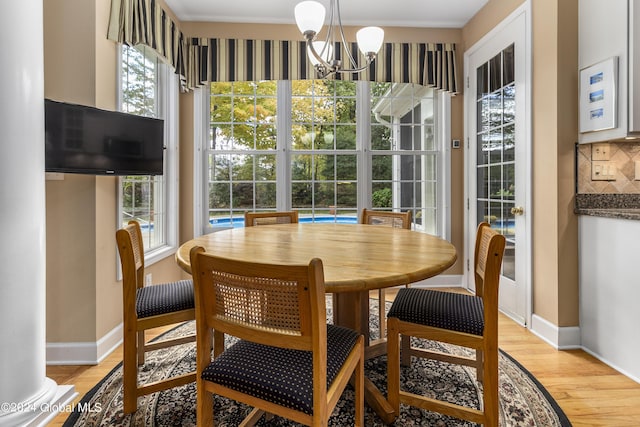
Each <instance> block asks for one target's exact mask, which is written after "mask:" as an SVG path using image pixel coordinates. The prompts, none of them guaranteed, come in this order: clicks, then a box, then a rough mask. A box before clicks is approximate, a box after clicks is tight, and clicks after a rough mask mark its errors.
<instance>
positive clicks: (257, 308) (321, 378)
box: [190, 247, 364, 426]
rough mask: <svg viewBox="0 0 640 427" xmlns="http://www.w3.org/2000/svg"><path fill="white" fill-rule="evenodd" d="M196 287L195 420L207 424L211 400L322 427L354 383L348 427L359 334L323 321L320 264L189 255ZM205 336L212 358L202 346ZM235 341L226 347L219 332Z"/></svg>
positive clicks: (358, 367)
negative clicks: (223, 398) (218, 397)
mask: <svg viewBox="0 0 640 427" xmlns="http://www.w3.org/2000/svg"><path fill="white" fill-rule="evenodd" d="M190 262H191V268H192V272H193V278H194V284H195V299H196V334H197V336H198V340H197V353H196V366H197V380H196V385H197V409H196V414H197V424H198V426H212V425H213V419H214V414H213V408H214V405H213V400H214V395H221V396H226V397H228V398H230V399H233V400H236V401H239V402H242V403H245V404H247V405H249V406H251V407H253V408H254V409H253V411H252V412H251V413H250V414H249V415H248V416H247V418H246V419H245V420H244V422H243V424H242V425H252V424H253V423H255V422H257V420H259V418H260V417H261V416H262V414H263V413H268V414H274V415H278V416H282V417H285V418H288V419H290V420H293V421H295V422H298V423H302V424H305V425H310V426H311V425H313V426H326V425H327V420H328V418H329V416H330V415H331V413H332V411H333V409H334V407H335V406H336V404H337V403H338V400H339V399H340V396H341V394H342V392H343V390H344V388H345V387H346V386H347V384H348V383H349V381H350V379H351V378H352V377H353V384H354V388H355V425H356V426H362V425H363V422H364V420H363V417H364V415H363V414H364V338H363V336H362V335H359V334H358V333H356V332H355V331H353V330H351V329H347V328H344V327H340V326H334V325H327V323H326V307H325V290H324V274H323V267H322V261H320V260H319V259H317V258H316V259H312V260H311V261H310V262H309V264H308V265H273V264H259V263H252V262H245V261H237V260H232V259H226V258H221V257H217V256H214V255H212V254H209V253H206V252H205V251H204V249H203V248H202V247H194V248H192V249H191V251H190ZM212 334H213V343H214V355H215V357H214V358H213V359H212V357H211V351H210V348H209V346H208V343H210V342H211V341H210V340H211V337H212ZM225 335H231V336H234V337H237V338H238V339H239V340H238V341H236V342H235V343H234V344H232V345H230V346H229V348H227V349H225V348H224V342H223V340H224V336H225Z"/></svg>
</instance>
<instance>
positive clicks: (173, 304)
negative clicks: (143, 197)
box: [116, 221, 195, 414]
mask: <svg viewBox="0 0 640 427" xmlns="http://www.w3.org/2000/svg"><path fill="white" fill-rule="evenodd" d="M116 243H117V245H118V253H119V255H120V265H121V267H122V310H123V314H122V317H123V324H124V328H123V329H124V332H123V350H124V351H123V353H124V357H123V394H124V397H123V406H124V407H123V409H124V413H125V414H129V413H132V412H135V411H136V409H137V407H138V404H137V398H138V397H139V396H143V395H146V394H150V393H155V392H157V391H159V390H166V389H168V388H172V387H177V386H181V385H184V384H188V383H191V382H193V381H195V371H193V372H189V373H185V374H180V375H176V376H173V377H170V378H167V379H163V380H157V381H153V382H149V383H147V384H143V385H141V384H138V365H143V364H144V361H145V353H146V352H148V351H153V350H158V349H162V348H167V347H170V346H174V345H181V344H185V343H188V342H193V341H195V335H189V336H185V337H179V338H174V339H163V340H157V341H153V342H149V341H147V340H146V339H145V331H146V330H148V329H152V328H156V327H160V326H167V325H173V324H176V323H181V322H185V321H188V320H194V319H195V308H194V299H193V283H192V281H191V280H178V281H176V282H171V283H163V284H155V285H153V286H145V280H144V279H145V277H144V273H145V270H144V267H145V265H144V244H143V240H142V230H141V227H140V224H139V223H138V222H137V221H129V223H128V224H127V225H126V226H124V227H123V228H121V229H119V230H117V231H116Z"/></svg>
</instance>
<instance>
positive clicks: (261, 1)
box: [165, 0, 488, 28]
mask: <svg viewBox="0 0 640 427" xmlns="http://www.w3.org/2000/svg"><path fill="white" fill-rule="evenodd" d="M165 1H166V3H167V5H168V6H169V8H170V9H171V10H172V11H173V12H174V13H175V14H176V15H177V17H178V19H179V20H180V21H211V22H249V23H267V24H293V23H295V20H294V18H293V8H294V7H295V5H296V4H297V3H298V2H299V1H301V0H165ZM318 1H320V3H322V4H324V5H325V6H326V7H327V11H328V9H329V0H318ZM487 1H488V0H343V1H342V2H341V3H340V13H341V16H342V23H343V25H378V26H382V27H384V26H398V27H425V28H461V27H463V26H464V24H466V23H467V21H468V20H469V19H470V18H471V17H472V16H473V15H475V14H476V12H478V10H480V9H481V8H482V6H484V5H485V4H486V3H487ZM327 14H328V12H327Z"/></svg>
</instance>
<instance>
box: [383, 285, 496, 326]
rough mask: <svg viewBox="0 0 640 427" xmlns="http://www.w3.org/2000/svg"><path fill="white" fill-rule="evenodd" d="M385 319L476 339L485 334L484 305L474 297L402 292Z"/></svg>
mask: <svg viewBox="0 0 640 427" xmlns="http://www.w3.org/2000/svg"><path fill="white" fill-rule="evenodd" d="M387 317H396V318H398V319H400V320H402V321H404V322H411V323H417V324H420V325H426V326H432V327H436V328H442V329H448V330H452V331H457V332H465V333H469V334H473V335H479V336H482V333H483V331H484V316H483V302H482V298H480V297H477V296H475V295H464V294H457V293H452V292H442V291H432V290H429V289H418V288H409V289H401V290H400V291H398V296H397V297H396V298H395V300H394V302H393V305H392V306H391V309H390V310H389V313H388V314H387Z"/></svg>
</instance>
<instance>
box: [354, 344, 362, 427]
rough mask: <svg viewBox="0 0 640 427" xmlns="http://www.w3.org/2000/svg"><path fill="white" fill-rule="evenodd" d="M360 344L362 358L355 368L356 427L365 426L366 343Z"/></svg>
mask: <svg viewBox="0 0 640 427" xmlns="http://www.w3.org/2000/svg"><path fill="white" fill-rule="evenodd" d="M362 341H363V340H362V339H361V344H362V345H360V360H359V361H358V366H356V369H355V384H354V386H355V387H354V388H355V393H356V396H355V402H354V403H355V406H356V416H355V427H364V344H363V343H362Z"/></svg>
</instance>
